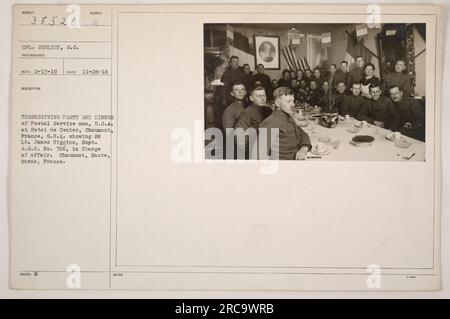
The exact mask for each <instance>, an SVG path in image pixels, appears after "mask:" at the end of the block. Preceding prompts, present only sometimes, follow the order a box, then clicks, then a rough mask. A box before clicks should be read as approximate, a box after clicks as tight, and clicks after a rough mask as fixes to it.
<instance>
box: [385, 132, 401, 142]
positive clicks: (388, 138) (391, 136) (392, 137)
mask: <svg viewBox="0 0 450 319" xmlns="http://www.w3.org/2000/svg"><path fill="white" fill-rule="evenodd" d="M386 139H387V140H389V141H391V142H400V141H404V140H405V138H404V137H403V136H400V138H399V139H396V138H395V135H394V133H388V134H386Z"/></svg>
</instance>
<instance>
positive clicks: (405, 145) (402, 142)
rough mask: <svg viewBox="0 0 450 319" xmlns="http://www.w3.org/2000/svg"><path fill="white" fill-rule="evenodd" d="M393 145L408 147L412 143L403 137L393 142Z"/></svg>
mask: <svg viewBox="0 0 450 319" xmlns="http://www.w3.org/2000/svg"><path fill="white" fill-rule="evenodd" d="M394 145H395V146H397V147H398V148H408V147H410V146H411V145H412V143H411V142H408V141H407V140H405V139H403V140H399V141H397V142H395V144H394Z"/></svg>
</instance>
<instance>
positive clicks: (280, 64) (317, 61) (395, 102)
mask: <svg viewBox="0 0 450 319" xmlns="http://www.w3.org/2000/svg"><path fill="white" fill-rule="evenodd" d="M425 48H426V25H425V24H424V23H390V24H379V25H371V24H332V23H314V24H312V23H309V24H305V23H303V24H302V23H277V24H274V23H267V24H233V23H230V24H204V76H205V82H204V84H205V91H204V95H205V123H204V124H205V129H206V131H205V132H206V134H205V156H206V158H209V159H220V158H223V159H228V160H233V159H280V160H310V159H311V160H317V161H320V160H332V161H425V141H426V139H425V131H426V125H425V124H426V121H425V113H426V83H427V79H426V69H425V68H426V54H427V52H426V49H425ZM219 130H220V133H219ZM214 132H215V133H214Z"/></svg>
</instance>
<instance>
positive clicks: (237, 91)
mask: <svg viewBox="0 0 450 319" xmlns="http://www.w3.org/2000/svg"><path fill="white" fill-rule="evenodd" d="M230 94H231V96H232V97H233V98H234V102H233V103H231V104H230V105H229V106H228V107H227V108H226V109H225V111H224V112H223V115H222V127H223V130H224V136H225V138H226V139H228V138H231V139H233V138H234V136H233V135H234V133H233V131H231V130H227V129H233V130H234V127H235V126H236V122H237V120H238V119H239V117H240V116H241V113H242V111H244V107H245V103H244V99H245V96H246V95H247V90H246V88H245V85H244V82H241V81H236V82H234V83H233V84H232V86H231V93H230ZM226 139H225V143H224V149H225V148H226ZM230 151H231V150H230ZM224 154H227V153H226V152H224ZM227 157H228V158H231V159H232V158H234V153H233V155H231V154H230V156H227Z"/></svg>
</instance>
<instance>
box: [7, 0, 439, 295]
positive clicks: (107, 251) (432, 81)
mask: <svg viewBox="0 0 450 319" xmlns="http://www.w3.org/2000/svg"><path fill="white" fill-rule="evenodd" d="M369 7H370V6H369ZM369 7H368V6H363V5H346V6H342V5H317V6H315V5H267V4H266V5H81V6H80V7H79V9H80V12H79V13H80V14H81V18H80V19H79V22H80V21H81V23H80V25H79V27H74V28H68V27H67V25H63V24H61V25H59V26H56V27H55V26H54V25H44V26H41V27H39V28H38V27H36V26H35V25H33V23H30V18H31V17H32V16H37V17H38V18H40V19H41V20H42V19H43V18H42V17H43V16H46V17H60V16H66V15H67V14H68V12H70V13H69V14H76V10H75V11H73V10H74V9H73V8H72V10H69V11H68V7H67V6H66V5H26V4H23V5H22V4H21V5H15V6H14V8H13V12H14V14H13V42H12V43H13V46H12V47H13V50H12V76H11V81H12V85H11V96H12V98H11V131H10V132H11V154H10V185H9V190H10V192H9V208H10V211H9V214H10V215H9V216H10V233H11V245H10V258H11V259H10V266H11V267H10V285H11V287H12V288H16V289H148V290H224V291H225V290H230V291H301V290H368V291H384V290H438V289H440V283H441V271H440V203H441V136H440V131H441V130H440V128H441V81H442V74H441V73H442V55H441V52H442V15H441V7H439V6H432V5H382V6H375V7H373V6H372V7H370V8H371V10H369V9H370V8H369ZM380 12H381V15H378V13H380ZM55 19H56V20H55V21H53V22H55V23H56V24H57V23H58V21H59V20H57V18H55ZM38 20H39V19H38ZM45 21H46V22H49V23H53V22H52V21H51V19H50V20H48V21H47V20H45ZM45 21H44V22H45ZM75 21H77V20H75ZM299 21H301V23H369V22H370V23H426V52H425V53H426V76H427V81H426V99H427V100H426V122H427V123H426V124H427V125H426V130H427V131H426V161H423V162H412V161H411V162H382V161H379V162H376V161H372V162H370V161H352V162H350V161H346V162H333V161H329V162H319V161H280V162H279V163H277V165H278V166H277V169H278V171H277V173H276V174H272V175H270V174H269V175H267V174H261V171H262V169H264V165H267V163H263V162H259V161H245V162H246V163H241V162H239V161H229V162H228V163H226V162H227V161H220V160H219V161H207V160H205V159H204V156H202V149H203V145H204V144H203V141H204V136H203V129H202V127H201V126H202V125H201V124H199V123H203V118H204V104H203V102H204V87H203V85H204V83H203V81H204V77H203V61H202V56H203V26H204V24H206V23H296V22H299ZM55 41H56V42H58V43H59V44H63V45H64V46H66V45H73V44H77V47H78V48H80V51H79V52H83V54H85V55H84V56H82V55H77V54H80V53H77V52H75V53H74V52H72V53H70V54H74V55H70V56H66V57H65V58H64V59H63V60H64V61H63V62H61V67H62V68H64V67H65V68H68V67H69V66H72V67H73V68H78V67H80V68H83V69H86V68H85V65H86V64H84V63H87V62H83V61H84V60H86V59H93V60H102V61H103V62H101V63H104V64H102V70H103V71H98V70H97V71H95V70H94V71H95V72H93V71H92V70H91V71H92V72H93V73H95V75H99V74H98V72H100V73H102V72H103V75H104V77H102V78H101V79H100V77H95V76H91V77H88V75H93V74H91V73H89V70H87V71H86V70H85V71H83V72H84V74H82V75H81V76H72V75H73V74H68V73H63V74H64V75H67V76H52V75H54V74H47V72H44V73H46V74H45V76H33V77H32V76H28V75H23V74H20V70H21V68H22V67H23V65H24V64H23V63H25V62H24V60H25V59H24V56H23V55H21V54H22V53H23V50H24V45H25V43H24V42H33V43H40V42H44V43H43V44H57V43H56V42H55ZM32 45H34V44H32ZM54 47H55V46H53V48H54ZM71 48H72V49H74V47H73V46H72V47H71ZM72 51H76V50H72ZM46 54H48V53H46ZM51 54H57V53H51ZM278 54H279V52H278ZM34 58H35V59H37V58H38V57H34ZM28 62H29V61H28V60H27V63H28ZM41 62H42V61H41ZM47 62H48V63H51V61H50V60H47V61H46V62H45V63H47ZM53 62H54V61H53ZM63 63H64V64H63ZM93 63H94V62H93ZM95 63H97V62H95ZM59 67H60V66H57V68H59ZM49 68H52V67H50V66H49ZM92 68H94V67H92ZM50 73H51V72H50ZM170 74H172V76H169V75H170ZM174 74H175V75H176V77H177V79H174V78H173V75H174ZM40 75H43V74H40ZM171 80H173V81H172V82H171ZM172 84H173V85H174V86H175V87H173V86H172ZM23 87H38V88H39V90H23V89H21V88H23ZM23 114H38V115H39V114H56V115H61V116H63V115H67V114H77V115H84V114H91V115H97V114H103V115H112V116H113V117H112V118H113V121H112V125H113V130H112V133H111V134H110V135H108V136H107V137H104V138H103V140H102V141H103V143H104V145H105V146H104V147H105V148H106V149H107V153H108V155H110V156H109V157H105V158H106V159H104V160H101V159H83V160H70V161H69V160H68V161H67V164H64V165H62V166H53V165H47V166H40V165H34V166H33V165H28V166H27V165H22V164H21V160H20V154H21V135H20V128H21V125H23V122H22V117H21V116H22V115H23ZM199 126H200V127H199ZM177 128H182V129H183V132H191V133H192V134H191V135H190V137H191V140H192V141H193V144H194V145H193V150H192V161H191V162H190V163H186V162H183V163H174V162H173V161H172V160H171V150H172V147H173V142H174V141H173V140H172V139H171V132H172V133H173V131H174V130H175V129H177ZM198 132H200V133H198ZM172 137H173V135H172ZM196 143H200V144H199V145H200V146H198V145H197V146H196ZM199 150H200V151H199ZM198 154H200V155H198ZM230 162H234V163H230ZM236 162H239V163H236Z"/></svg>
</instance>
